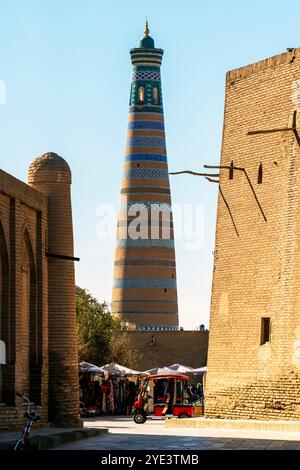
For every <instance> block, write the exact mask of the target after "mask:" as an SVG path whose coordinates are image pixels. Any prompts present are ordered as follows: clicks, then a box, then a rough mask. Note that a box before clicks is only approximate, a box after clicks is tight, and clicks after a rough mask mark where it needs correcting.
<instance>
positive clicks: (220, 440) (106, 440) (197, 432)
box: [56, 417, 300, 450]
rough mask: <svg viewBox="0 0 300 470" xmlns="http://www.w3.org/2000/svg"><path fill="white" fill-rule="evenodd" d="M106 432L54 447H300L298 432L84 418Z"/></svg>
mask: <svg viewBox="0 0 300 470" xmlns="http://www.w3.org/2000/svg"><path fill="white" fill-rule="evenodd" d="M85 425H88V426H89V427H96V428H97V427H99V426H101V427H107V428H108V430H109V432H108V434H105V435H102V436H99V437H92V438H89V439H85V440H84V441H81V442H74V443H69V444H65V445H63V446H59V447H57V448H56V449H57V450H193V449H194V450H218V449H219V450H248V449H251V450H264V449H266V450H269V449H270V450H300V433H299V432H278V431H277V432H274V431H253V430H252V431H246V430H237V429H197V428H169V427H166V426H165V424H164V422H163V421H147V422H146V423H145V424H143V425H138V424H135V423H134V422H133V420H132V419H131V418H129V417H103V418H93V419H90V420H87V421H86V422H85Z"/></svg>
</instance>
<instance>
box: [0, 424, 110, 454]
mask: <svg viewBox="0 0 300 470" xmlns="http://www.w3.org/2000/svg"><path fill="white" fill-rule="evenodd" d="M107 431H108V430H107V429H103V428H101V426H98V427H95V426H93V427H92V428H89V427H88V424H87V425H86V426H85V427H84V428H55V427H50V426H49V427H48V426H47V427H43V428H38V429H34V424H33V427H32V428H31V431H30V445H32V446H33V448H34V449H38V450H42V449H50V448H51V447H56V446H59V445H62V444H66V443H70V442H74V441H79V440H81V439H87V438H91V437H94V436H98V437H99V435H101V434H106V433H107ZM20 435H21V432H2V433H0V450H11V449H13V447H14V445H15V443H16V441H17V440H18V439H19V438H20Z"/></svg>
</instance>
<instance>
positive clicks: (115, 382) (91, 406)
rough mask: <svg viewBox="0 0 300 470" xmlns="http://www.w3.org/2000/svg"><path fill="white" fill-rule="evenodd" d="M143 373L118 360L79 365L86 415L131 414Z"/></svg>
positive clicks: (82, 407)
mask: <svg viewBox="0 0 300 470" xmlns="http://www.w3.org/2000/svg"><path fill="white" fill-rule="evenodd" d="M140 375H141V372H139V371H136V370H133V369H129V368H127V367H125V366H122V365H120V364H116V363H110V364H105V365H104V366H102V367H98V366H95V365H94V364H89V363H86V362H81V363H80V364H79V384H80V402H81V405H80V406H81V410H82V413H81V414H82V417H92V416H110V415H120V414H125V415H126V414H129V413H130V412H131V407H132V405H133V403H134V401H135V399H136V394H137V390H138V387H139V377H140Z"/></svg>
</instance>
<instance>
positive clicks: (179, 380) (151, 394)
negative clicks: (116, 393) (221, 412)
mask: <svg viewBox="0 0 300 470" xmlns="http://www.w3.org/2000/svg"><path fill="white" fill-rule="evenodd" d="M188 379H189V378H188V377H187V376H186V375H179V374H165V375H149V376H147V377H144V378H143V379H142V382H141V386H140V389H139V394H138V399H137V401H136V402H135V403H134V405H133V408H132V416H133V419H134V421H135V423H137V424H143V423H145V422H146V420H147V419H166V418H170V417H172V418H173V417H178V418H188V417H192V416H199V415H201V414H202V405H201V403H200V401H196V400H195V398H194V397H192V396H191V393H190V390H189V387H188Z"/></svg>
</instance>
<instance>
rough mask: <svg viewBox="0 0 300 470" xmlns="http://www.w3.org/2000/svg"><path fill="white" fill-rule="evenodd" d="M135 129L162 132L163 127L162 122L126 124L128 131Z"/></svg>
mask: <svg viewBox="0 0 300 470" xmlns="http://www.w3.org/2000/svg"><path fill="white" fill-rule="evenodd" d="M137 129H151V130H159V131H164V130H165V126H164V122H163V121H130V122H129V123H128V130H137Z"/></svg>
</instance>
